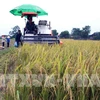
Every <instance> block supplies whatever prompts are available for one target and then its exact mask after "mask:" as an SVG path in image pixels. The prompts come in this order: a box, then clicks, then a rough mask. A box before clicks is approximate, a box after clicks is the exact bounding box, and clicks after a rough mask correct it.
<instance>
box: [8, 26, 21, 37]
mask: <svg viewBox="0 0 100 100" xmlns="http://www.w3.org/2000/svg"><path fill="white" fill-rule="evenodd" d="M19 29H20V27H19V26H18V25H16V26H14V27H13V28H12V31H9V35H10V36H11V38H15V35H16V33H17V32H18V30H19Z"/></svg>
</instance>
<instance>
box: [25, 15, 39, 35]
mask: <svg viewBox="0 0 100 100" xmlns="http://www.w3.org/2000/svg"><path fill="white" fill-rule="evenodd" d="M27 20H28V21H27V23H26V27H25V31H26V32H25V33H32V34H34V35H36V34H37V27H36V25H35V23H34V21H32V15H27Z"/></svg>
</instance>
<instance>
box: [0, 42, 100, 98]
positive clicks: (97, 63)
mask: <svg viewBox="0 0 100 100" xmlns="http://www.w3.org/2000/svg"><path fill="white" fill-rule="evenodd" d="M62 41H63V42H64V43H63V45H61V46H60V45H53V46H48V45H40V44H36V45H34V44H33V45H29V44H25V45H24V46H23V47H20V48H14V47H12V48H9V50H7V51H4V54H3V51H2V53H1V55H2V58H1V59H0V72H1V73H3V74H5V75H8V74H22V75H26V74H27V75H30V76H31V77H30V76H29V77H28V79H27V80H26V82H25V84H26V83H29V84H28V85H29V86H28V87H27V86H26V85H24V86H23V87H21V86H20V83H21V82H22V79H21V77H20V76H19V78H18V79H17V80H16V81H15V87H13V85H12V82H14V80H13V79H12V77H11V78H10V80H9V81H8V83H7V87H6V92H5V94H4V99H5V100H99V98H100V87H97V85H98V84H99V83H98V84H95V85H93V79H91V75H93V74H94V75H98V76H99V77H100V43H99V41H89V40H88V41H83V40H82V41H77V40H62ZM33 74H35V75H40V77H35V78H34V79H33V77H32V75H33ZM68 74H69V75H72V76H70V77H69V79H67V78H68V77H65V76H66V75H68ZM43 75H47V76H45V77H43ZM79 75H81V78H80V80H79V81H80V82H78V80H77V79H79ZM84 75H85V77H86V79H87V80H88V81H87V86H86V87H85V85H86V84H85V83H84V78H83V76H84ZM15 77H16V76H15ZM23 77H24V76H23ZM24 78H25V77H24ZM96 78H97V76H96ZM53 79H54V80H53ZM58 79H60V81H59V80H58ZM24 81H25V79H24ZM58 81H59V82H58ZM73 82H74V84H73ZM94 82H95V81H94ZM96 82H97V80H96ZM79 83H82V84H81V85H82V86H80V87H79ZM92 85H93V86H92ZM36 86H37V87H36Z"/></svg>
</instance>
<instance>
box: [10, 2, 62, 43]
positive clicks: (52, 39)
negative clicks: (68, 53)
mask: <svg viewBox="0 0 100 100" xmlns="http://www.w3.org/2000/svg"><path fill="white" fill-rule="evenodd" d="M10 13H11V14H13V15H15V16H21V17H27V19H28V24H27V23H26V26H27V25H29V26H28V28H29V29H30V28H31V27H33V26H34V25H35V24H32V25H31V24H30V22H29V16H31V22H32V18H33V17H37V16H44V15H48V13H47V12H45V11H44V10H43V9H42V8H40V7H38V6H35V5H32V4H23V5H20V6H17V7H15V8H14V9H12V10H10ZM28 28H27V27H25V29H24V34H23V38H22V40H23V43H26V42H28V43H41V44H42V43H47V44H62V42H61V41H60V39H59V37H58V36H53V34H52V30H51V24H50V22H49V21H47V20H40V21H39V22H38V25H35V27H34V28H32V29H31V31H30V30H29V29H28Z"/></svg>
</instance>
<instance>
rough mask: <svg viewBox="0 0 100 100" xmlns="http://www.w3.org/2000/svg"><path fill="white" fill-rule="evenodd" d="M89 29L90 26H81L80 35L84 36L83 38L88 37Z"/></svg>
mask: <svg viewBox="0 0 100 100" xmlns="http://www.w3.org/2000/svg"><path fill="white" fill-rule="evenodd" d="M90 31H91V27H90V26H89V25H88V26H85V27H83V28H82V33H81V37H82V38H84V39H86V38H88V36H89V33H90Z"/></svg>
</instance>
